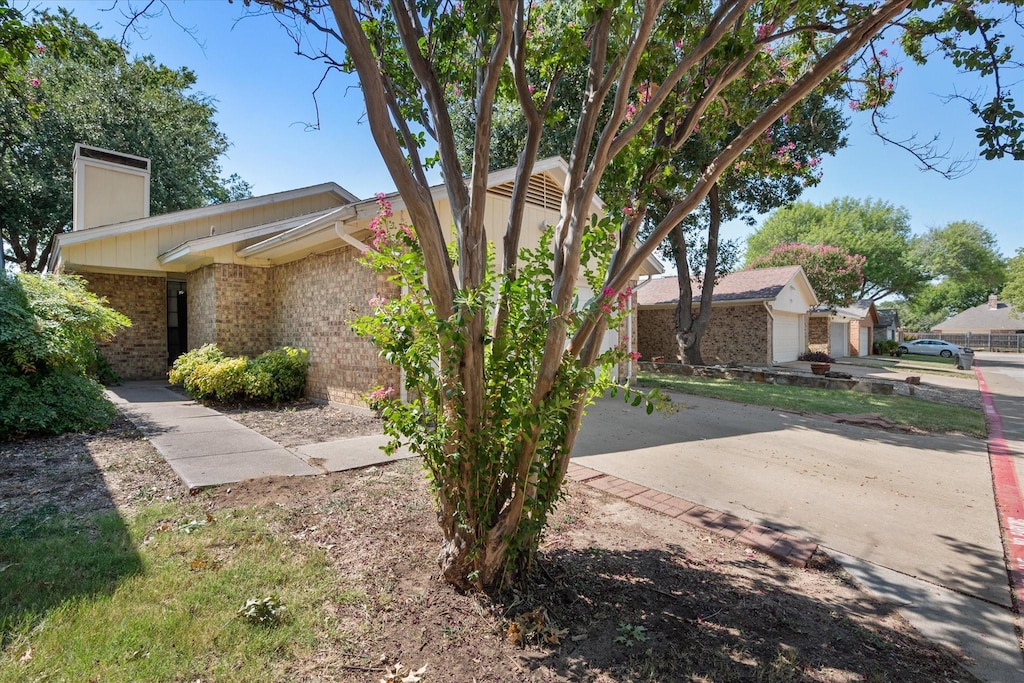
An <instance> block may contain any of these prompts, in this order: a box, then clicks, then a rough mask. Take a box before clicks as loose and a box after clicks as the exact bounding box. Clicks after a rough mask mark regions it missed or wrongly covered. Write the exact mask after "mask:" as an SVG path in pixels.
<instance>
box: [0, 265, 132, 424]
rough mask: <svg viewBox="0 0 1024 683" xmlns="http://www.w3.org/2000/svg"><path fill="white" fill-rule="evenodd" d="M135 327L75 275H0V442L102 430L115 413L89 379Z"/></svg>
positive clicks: (97, 386)
mask: <svg viewBox="0 0 1024 683" xmlns="http://www.w3.org/2000/svg"><path fill="white" fill-rule="evenodd" d="M129 324H130V322H129V320H128V318H126V317H125V316H123V315H121V314H120V313H118V312H117V311H114V310H113V309H111V308H109V307H107V306H106V305H105V302H104V301H103V299H101V298H99V297H97V296H96V295H95V294H93V293H91V292H89V291H88V290H87V289H86V288H85V281H84V280H82V279H81V278H78V277H74V276H64V275H38V274H34V273H20V274H18V275H14V276H12V275H8V274H6V273H2V272H0V396H2V397H3V401H2V402H0V439H10V438H14V437H18V436H28V435H33V434H61V433H64V432H70V431H86V430H98V429H103V428H105V427H106V426H107V425H108V424H110V420H112V419H113V417H114V415H115V414H116V411H115V410H114V407H113V406H112V405H110V403H109V402H108V401H107V400H106V399H105V398H104V397H103V387H102V386H100V384H99V383H98V382H96V381H95V380H94V379H92V378H90V377H89V374H90V371H95V372H99V371H102V366H101V365H99V364H98V360H97V359H98V354H97V351H96V342H97V341H100V340H104V341H105V340H108V339H110V338H111V337H112V336H113V335H114V334H115V333H116V332H117V331H118V330H120V329H121V328H123V327H126V326H128V325H129Z"/></svg>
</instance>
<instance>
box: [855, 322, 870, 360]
mask: <svg viewBox="0 0 1024 683" xmlns="http://www.w3.org/2000/svg"><path fill="white" fill-rule="evenodd" d="M858 350H859V351H860V355H862V356H870V355H871V345H870V344H868V328H866V327H861V328H860V348H859V349H858Z"/></svg>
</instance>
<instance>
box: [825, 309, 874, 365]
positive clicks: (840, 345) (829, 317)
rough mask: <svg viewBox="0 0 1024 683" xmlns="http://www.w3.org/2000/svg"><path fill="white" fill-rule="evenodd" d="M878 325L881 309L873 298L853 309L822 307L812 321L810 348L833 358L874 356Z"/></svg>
mask: <svg viewBox="0 0 1024 683" xmlns="http://www.w3.org/2000/svg"><path fill="white" fill-rule="evenodd" d="M878 324H879V317H878V309H877V308H875V302H874V301H872V300H870V299H862V300H860V301H855V302H854V303H852V304H850V305H849V306H828V305H822V306H818V307H816V308H815V309H814V310H813V311H811V315H810V319H809V321H808V332H807V336H808V348H809V349H810V350H811V351H824V352H825V353H827V354H828V355H830V356H832V357H833V358H845V357H847V356H870V355H871V352H872V348H873V347H874V343H875V327H876V326H877V325H878Z"/></svg>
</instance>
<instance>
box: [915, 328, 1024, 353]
mask: <svg viewBox="0 0 1024 683" xmlns="http://www.w3.org/2000/svg"><path fill="white" fill-rule="evenodd" d="M900 336H901V339H900V341H903V337H907V338H911V339H941V340H942V341H947V342H949V343H951V344H956V345H957V346H966V347H968V348H971V349H974V350H975V351H1015V352H1017V353H1020V352H1022V351H1024V334H1020V333H1016V334H1006V333H1003V334H999V333H988V332H963V333H949V332H947V333H940V332H920V333H918V334H901V335H900Z"/></svg>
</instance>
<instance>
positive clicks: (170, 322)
mask: <svg viewBox="0 0 1024 683" xmlns="http://www.w3.org/2000/svg"><path fill="white" fill-rule="evenodd" d="M187 350H188V293H187V292H186V291H185V283H184V282H180V281H175V280H168V281H167V365H168V367H170V365H171V364H172V363H173V362H174V361H175V359H177V357H178V356H180V355H181V354H183V353H185V351H187Z"/></svg>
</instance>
